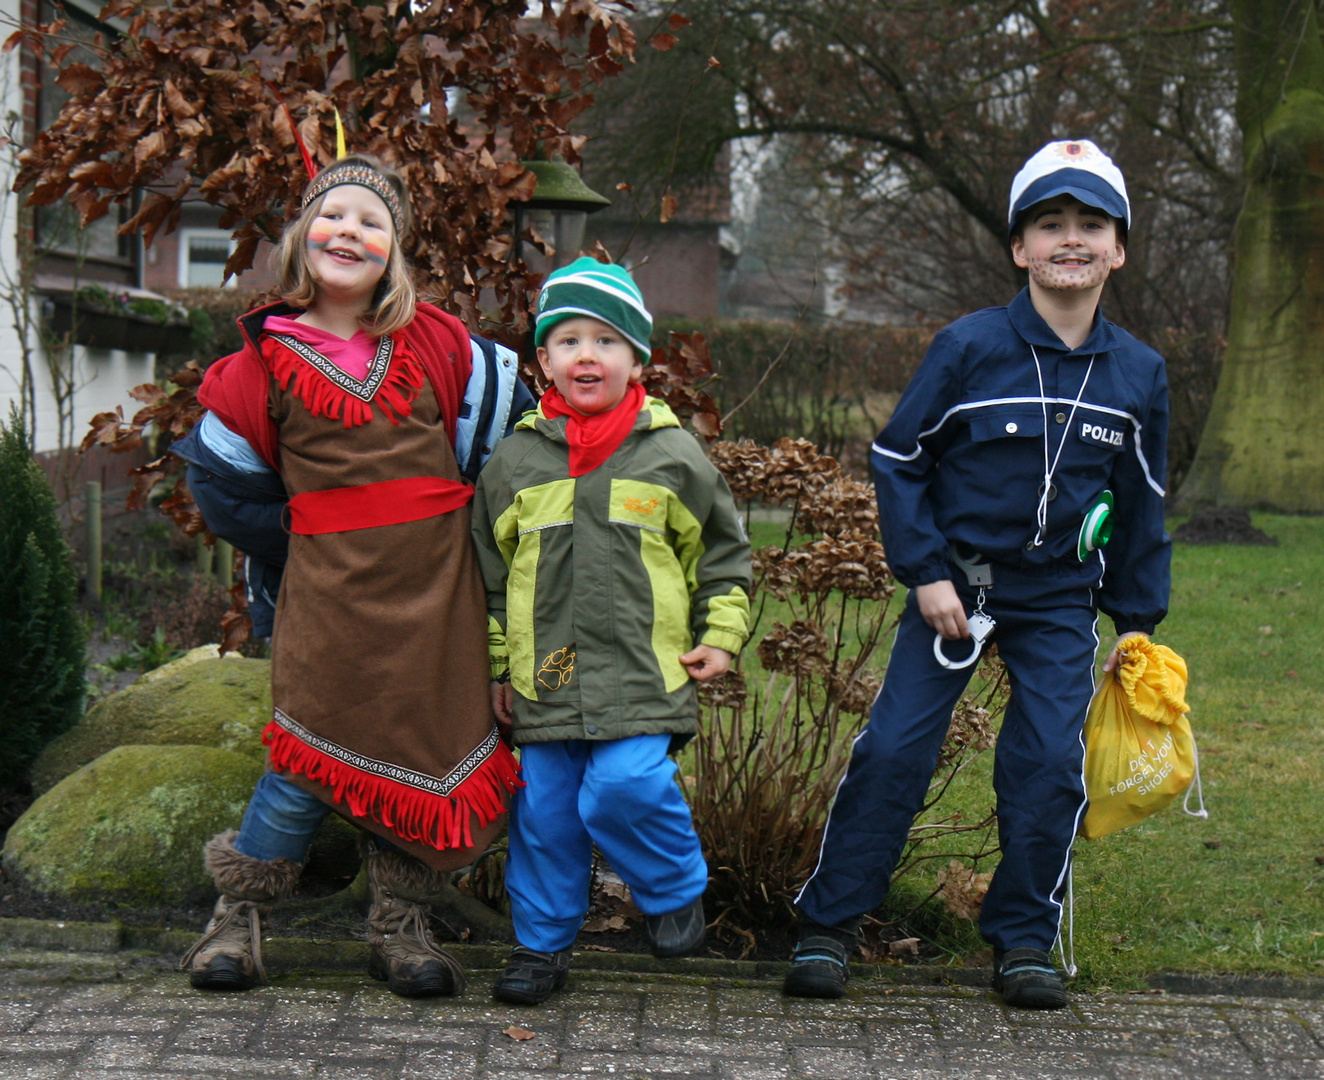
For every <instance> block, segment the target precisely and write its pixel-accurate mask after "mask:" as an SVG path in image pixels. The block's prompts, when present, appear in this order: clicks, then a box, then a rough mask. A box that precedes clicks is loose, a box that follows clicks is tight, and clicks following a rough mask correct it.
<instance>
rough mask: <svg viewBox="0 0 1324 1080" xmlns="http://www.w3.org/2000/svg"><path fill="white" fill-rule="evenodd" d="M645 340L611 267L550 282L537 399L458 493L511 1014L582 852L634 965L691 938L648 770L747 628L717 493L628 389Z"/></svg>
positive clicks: (691, 722) (745, 601)
mask: <svg viewBox="0 0 1324 1080" xmlns="http://www.w3.org/2000/svg"><path fill="white" fill-rule="evenodd" d="M652 325H653V320H652V316H650V315H649V313H648V311H647V310H646V309H645V307H644V303H643V296H642V295H641V293H640V292H639V289H638V287H637V286H636V285H635V283H634V280H633V279H632V278H631V277H630V275H629V273H628V272H627V271H625V270H624V269H622V268H621V267H619V266H615V265H612V264H603V263H599V262H597V261H595V260H593V259H588V258H584V259H579V260H577V261H576V262H574V263H571V264H570V265H569V266H567V267H564V268H562V269H561V270H558V271H556V272H555V273H553V274H551V275H550V276H549V277H548V279H547V281H546V283H545V285H544V286H543V290H542V293H541V294H540V296H539V300H538V311H537V321H536V324H535V330H534V343H535V344H536V345H537V348H538V362H539V364H541V365H542V369H543V373H544V374H545V375H546V376H547V378H548V379H549V380H550V382H551V384H552V385H551V386H550V387H549V388H548V390H547V392H546V394H544V395H543V398H542V401H541V402H540V403H539V406H538V409H537V411H536V412H532V413H528V414H526V415H525V417H524V419H523V420H521V421H520V423H519V424H517V425H516V429H515V432H514V434H513V435H511V436H510V437H508V438H507V439H505V440H503V441H502V442H501V443H500V444H499V445H498V447H497V449H496V452H495V454H494V455H493V456H492V459H491V461H490V462H489V463H488V464H487V466H486V468H485V469H484V470H483V473H482V475H481V477H480V479H479V483H478V491H477V495H476V497H475V499H474V511H473V535H474V540H475V542H476V544H477V546H478V552H479V560H480V563H481V565H482V569H483V578H484V581H485V583H486V586H487V603H488V612H489V615H490V629H491V642H492V648H491V652H492V674H493V683H492V705H493V709H494V711H495V712H496V715H497V718H498V719H499V720H500V721H502V722H503V723H505V724H509V725H511V727H512V729H513V738H514V741H515V743H516V745H517V746H519V748H520V764H521V770H522V773H523V778H524V781H525V784H526V786H525V787H524V788H523V789H522V790H521V791H519V792H518V794H517V796H516V799H515V803H514V805H513V807H512V810H511V817H510V851H509V855H508V857H507V862H506V888H507V890H508V892H509V893H510V902H511V916H512V918H513V920H514V923H515V935H516V938H517V940H518V944H517V945H516V947H515V949H514V951H513V952H512V954H511V957H510V961H509V963H508V965H507V967H506V970H505V971H504V972H503V973H502V974H501V976H500V977H499V978H498V979H497V982H496V986H495V987H494V993H495V995H496V997H497V998H498V999H499V1000H501V1001H507V1002H512V1003H515V1004H527V1005H533V1004H538V1003H539V1002H542V1001H544V1000H546V998H547V996H548V995H549V994H551V992H552V991H553V990H556V989H559V988H560V987H562V986H564V985H565V980H566V973H567V972H568V970H569V967H570V955H571V947H572V946H573V945H574V941H575V937H576V935H577V934H578V932H579V927H580V924H581V923H582V921H583V918H584V915H585V913H586V912H587V911H588V903H589V884H590V881H589V878H590V874H591V871H592V849H593V845H594V844H597V846H598V848H599V850H600V851H602V853H603V854H604V855H605V856H606V858H607V859H608V861H609V862H610V863H611V865H612V867H613V869H615V871H616V872H617V873H618V874H620V876H621V878H622V879H623V880H624V881H625V882H626V883H627V884H628V885H629V886H630V891H631V894H632V896H633V898H634V902H635V904H637V905H638V907H639V909H640V910H641V911H642V912H643V913H644V915H645V918H646V921H647V925H648V933H649V937H650V940H651V941H652V944H653V952H654V953H655V955H657V956H686V955H689V954H690V953H692V952H694V951H695V950H697V949H698V948H699V946H700V945H701V944H702V942H703V935H704V915H703V892H704V888H705V887H706V885H707V881H708V868H707V864H706V863H705V862H704V859H703V853H702V851H701V850H700V847H699V839H698V837H697V836H696V835H695V832H694V824H693V821H692V820H691V817H690V811H689V807H688V806H687V805H686V803H685V800H684V799H683V798H682V796H681V793H680V790H679V788H678V787H677V786H676V783H675V772H676V766H675V763H674V762H673V761H672V760H671V759H670V758H669V757H668V754H669V752H670V751H671V750H672V749H674V748H675V747H676V746H677V745H680V744H683V743H684V742H685V740H686V739H687V738H688V737H690V736H692V735H693V734H694V732H695V730H696V727H697V718H698V715H697V714H698V703H697V699H696V696H695V691H694V681H695V680H698V681H700V682H707V681H708V680H710V679H713V678H716V677H717V676H718V675H721V674H722V673H723V672H725V671H726V670H727V669H728V667H729V666H730V663H731V658H732V656H733V655H734V654H735V653H736V652H738V651H739V649H740V648H741V646H742V645H743V644H744V643H745V638H746V637H747V636H748V634H749V590H750V585H751V581H750V560H749V541H748V538H747V537H746V536H745V531H744V528H743V527H742V524H741V521H740V517H739V514H738V513H737V511H736V507H735V503H734V501H733V500H732V498H731V493H730V490H729V489H728V488H727V485H726V481H725V480H723V479H722V476H721V474H720V473H718V471H717V470H716V468H714V467H713V465H712V463H711V462H709V461H708V459H707V458H706V457H705V456H704V454H703V451H702V450H701V449H700V447H699V445H698V443H697V442H696V441H695V439H694V437H693V436H692V435H689V434H687V433H686V432H685V431H684V430H683V429H682V428H681V426H680V423H679V422H678V421H677V419H676V417H675V415H674V414H673V413H672V412H671V410H670V409H669V408H668V407H667V406H666V404H665V403H664V402H661V401H657V400H655V399H652V398H649V397H647V396H646V395H645V394H644V390H643V387H642V386H641V385H640V383H639V378H640V376H641V375H642V373H643V365H644V364H645V363H647V362H648V359H649V345H648V338H649V334H650V332H651V330H652Z"/></svg>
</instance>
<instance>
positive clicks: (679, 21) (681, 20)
mask: <svg viewBox="0 0 1324 1080" xmlns="http://www.w3.org/2000/svg"><path fill="white" fill-rule="evenodd" d="M667 25H668V26H669V27H671V29H673V30H683V29H685V27H687V26H689V25H690V20H689V19H687V18H685V16H684V15H679V14H677V15H672V16H671V18H669V19H668V20H667Z"/></svg>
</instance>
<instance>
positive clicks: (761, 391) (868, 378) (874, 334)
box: [654, 319, 934, 457]
mask: <svg viewBox="0 0 1324 1080" xmlns="http://www.w3.org/2000/svg"><path fill="white" fill-rule="evenodd" d="M658 329H659V330H660V331H661V333H660V334H658V335H656V336H655V337H654V343H655V344H660V343H662V342H664V341H665V334H666V333H667V332H669V331H673V330H674V331H679V332H683V333H692V332H694V331H696V330H697V331H698V332H699V333H701V334H703V336H704V339H705V340H706V341H707V343H708V349H709V353H710V355H711V356H712V359H713V367H714V370H715V371H716V372H717V374H718V376H719V377H718V379H717V380H716V381H715V382H714V383H713V385H711V386H710V387H708V392H709V393H711V394H712V395H713V396H714V397H715V398H716V399H717V401H718V403H719V404H720V405H721V408H722V412H723V414H728V413H730V414H731V415H730V418H729V420H728V422H727V436H728V437H730V438H749V439H753V440H754V441H755V442H758V443H761V444H764V445H768V444H771V443H773V442H775V441H776V440H777V439H780V438H781V437H782V436H785V435H789V436H792V437H796V436H803V437H804V438H806V439H809V440H810V441H811V442H812V443H813V444H814V445H815V446H817V447H818V448H819V449H820V450H822V451H823V452H824V453H827V454H831V455H832V456H834V457H840V456H841V454H842V451H843V450H844V449H846V447H847V446H848V444H850V443H853V442H854V443H858V442H859V441H861V440H864V441H865V442H866V445H867V440H869V439H871V438H872V437H873V435H874V434H875V433H876V432H877V431H878V429H879V428H880V427H881V426H882V424H883V422H884V421H886V419H887V417H888V416H889V415H891V412H892V407H893V406H894V405H895V404H896V399H897V397H898V396H899V395H900V393H901V391H903V390H904V389H905V388H906V384H907V383H908V382H909V381H910V377H911V375H913V374H914V373H915V369H916V368H917V367H918V366H919V362H920V360H921V359H922V358H923V356H924V350H925V349H927V348H928V345H929V341H930V340H931V339H932V338H933V333H934V328H932V327H898V326H873V325H859V324H856V325H825V324H821V323H802V324H800V325H799V326H796V325H794V324H791V323H753V322H696V321H693V320H681V319H663V320H660V321H659V323H658ZM733 410H734V412H733Z"/></svg>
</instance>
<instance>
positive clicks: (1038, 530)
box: [1030, 345, 1098, 547]
mask: <svg viewBox="0 0 1324 1080" xmlns="http://www.w3.org/2000/svg"><path fill="white" fill-rule="evenodd" d="M1030 355H1031V356H1033V357H1034V372H1035V374H1036V375H1038V376H1039V406H1040V408H1042V409H1043V413H1044V486H1043V488H1042V489H1041V490H1040V492H1039V505H1038V506H1037V507H1036V508H1035V511H1034V523H1035V526H1036V527H1035V530H1034V546H1035V547H1042V546H1043V542H1044V541H1043V535H1044V530H1045V529H1047V528H1048V503H1049V501H1050V500H1051V499H1052V496H1053V477H1054V475H1056V473H1057V463H1058V462H1059V461H1060V460H1061V459H1062V447H1064V446H1066V444H1067V436H1068V435H1069V434H1070V433H1071V425H1072V423H1073V421H1075V419H1076V409H1077V408H1079V406H1080V403H1081V401H1082V400H1083V399H1084V397H1085V387H1087V386H1088V385H1089V382H1090V372H1091V371H1093V370H1094V359H1095V356H1097V355H1098V354H1097V353H1096V354H1095V356H1091V357H1090V363H1089V367H1087V368H1086V369H1085V378H1084V379H1082V380H1081V383H1080V393H1078V394H1077V395H1076V400H1075V401H1073V402H1072V403H1071V412H1070V414H1069V415H1068V416H1067V423H1066V427H1065V428H1064V430H1063V431H1062V439H1061V441H1060V442H1059V443H1058V444H1057V453H1056V454H1054V455H1053V461H1052V463H1051V464H1049V461H1048V398H1047V397H1046V396H1045V395H1044V371H1043V368H1041V367H1040V366H1039V354H1038V353H1037V352H1036V351H1035V348H1034V346H1033V345H1031V346H1030Z"/></svg>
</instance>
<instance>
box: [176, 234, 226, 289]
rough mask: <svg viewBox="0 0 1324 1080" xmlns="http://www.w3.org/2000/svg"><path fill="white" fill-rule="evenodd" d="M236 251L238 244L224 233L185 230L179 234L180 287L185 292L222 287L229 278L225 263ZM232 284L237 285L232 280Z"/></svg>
mask: <svg viewBox="0 0 1324 1080" xmlns="http://www.w3.org/2000/svg"><path fill="white" fill-rule="evenodd" d="M232 251H234V241H233V240H231V239H230V234H229V233H227V232H225V231H224V230H223V229H181V230H180V234H179V284H180V286H181V287H182V288H186V289H187V288H193V287H195V286H199V285H210V286H212V287H213V288H218V287H220V286H221V285H222V284H223V283H224V281H223V279H224V277H225V261H226V260H227V259H228V258H229V257H230V253H231V252H232ZM229 284H231V285H234V284H235V279H234V278H231V279H230V281H229Z"/></svg>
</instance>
